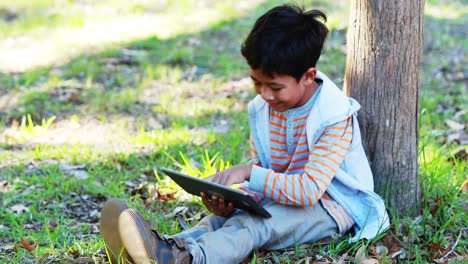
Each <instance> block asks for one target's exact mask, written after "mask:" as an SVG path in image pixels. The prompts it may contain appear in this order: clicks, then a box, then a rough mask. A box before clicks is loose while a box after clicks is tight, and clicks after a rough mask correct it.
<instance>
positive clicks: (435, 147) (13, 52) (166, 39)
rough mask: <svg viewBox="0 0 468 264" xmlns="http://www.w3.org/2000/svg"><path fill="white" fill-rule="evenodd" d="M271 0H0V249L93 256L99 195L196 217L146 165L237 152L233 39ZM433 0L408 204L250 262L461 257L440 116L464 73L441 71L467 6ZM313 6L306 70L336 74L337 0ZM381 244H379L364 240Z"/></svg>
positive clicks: (456, 188) (204, 168)
mask: <svg viewBox="0 0 468 264" xmlns="http://www.w3.org/2000/svg"><path fill="white" fill-rule="evenodd" d="M283 2H284V1H273V0H272V1H235V2H234V1H214V2H213V1H192V0H184V1H183V2H180V1H147V0H144V1H112V5H110V4H109V3H110V1H98V2H96V3H94V2H93V3H91V2H87V1H85V2H81V1H50V0H41V1H39V0H35V1H15V3H14V4H12V3H11V1H7V2H6V1H1V0H0V32H1V33H0V47H1V49H0V50H2V51H0V61H2V62H5V63H2V64H0V67H1V69H0V200H1V205H2V206H1V207H0V244H2V247H0V262H6V263H30V262H55V263H62V262H70V261H85V260H86V258H89V259H91V261H94V262H98V263H99V262H103V261H104V258H105V252H103V251H102V248H103V241H102V240H101V239H100V237H99V236H98V224H97V221H98V218H99V210H100V207H101V206H102V203H103V202H104V201H105V200H106V199H107V198H108V197H119V198H122V199H124V200H125V201H126V202H128V204H129V205H130V206H131V207H134V208H136V209H138V210H141V211H142V212H143V213H144V215H145V216H146V217H147V218H148V219H151V220H152V221H153V224H154V227H155V228H156V229H158V230H159V231H161V232H162V233H167V234H173V233H177V232H179V231H181V230H182V229H183V227H182V225H181V224H180V222H179V221H178V220H177V219H176V217H174V216H173V214H174V211H176V210H183V213H179V215H180V216H182V218H183V219H185V220H184V221H185V222H187V224H188V225H189V226H190V225H193V224H195V223H196V222H197V220H199V219H200V217H202V216H203V215H204V214H206V211H204V209H203V208H202V206H201V205H200V202H199V200H197V199H196V198H195V199H194V198H192V197H190V196H187V195H185V194H184V193H183V192H181V191H180V189H178V187H177V186H175V185H174V183H172V182H170V181H169V180H168V179H167V178H164V177H162V175H160V174H157V173H156V174H155V169H156V168H158V167H160V166H165V167H172V168H177V169H181V170H185V171H187V172H190V173H194V174H197V175H199V176H206V175H209V174H211V173H213V172H214V171H215V170H217V169H218V170H219V169H220V168H223V167H226V166H230V165H231V164H238V163H242V162H246V161H247V160H248V144H246V142H247V139H248V127H247V115H246V113H245V109H246V104H247V102H248V101H249V99H250V98H252V96H253V95H254V94H253V90H252V88H251V84H250V82H249V81H248V80H247V79H245V77H246V72H247V67H246V65H245V64H244V62H243V59H242V58H241V56H240V54H239V45H240V43H241V40H242V39H243V37H245V35H246V34H247V31H248V29H249V28H250V26H251V25H252V23H253V21H254V19H255V18H256V17H257V16H258V15H259V14H261V13H263V12H264V11H265V10H267V9H268V8H270V7H272V6H274V5H277V4H279V3H283ZM439 2H440V1H432V0H429V1H426V21H425V24H426V28H427V29H426V32H425V46H424V55H425V56H424V59H423V65H422V69H421V80H422V87H421V92H420V109H421V110H420V118H419V131H420V139H419V144H420V147H419V150H420V151H419V161H420V175H421V180H422V184H423V200H422V202H423V205H424V206H423V207H424V210H423V213H422V214H421V216H420V217H418V218H414V217H410V216H399V217H397V216H396V215H393V216H392V228H391V229H390V230H389V231H388V232H386V233H385V234H384V235H382V236H380V237H378V238H376V239H374V240H372V241H367V242H366V243H364V244H361V243H356V244H348V243H347V242H346V241H344V240H342V241H333V242H332V243H331V244H329V245H308V246H297V247H295V248H292V249H288V250H284V251H278V252H276V251H275V252H267V253H265V252H261V251H259V252H255V254H254V255H253V258H252V259H251V263H256V262H262V261H267V260H269V261H272V262H276V263H277V262H281V263H295V262H296V261H298V260H301V259H302V260H304V261H307V260H310V261H314V260H316V259H317V256H322V257H323V258H322V260H328V261H330V262H331V261H335V262H337V261H338V260H339V259H340V258H341V259H343V260H346V261H356V257H357V256H359V255H360V254H361V252H365V253H366V254H365V257H366V258H370V259H372V258H373V259H378V260H379V261H380V263H394V262H402V263H415V262H416V263H426V262H433V261H434V260H441V261H443V260H450V261H451V262H450V263H457V261H458V263H462V260H461V259H458V260H457V254H458V255H461V256H462V257H466V254H467V239H466V232H467V230H466V223H467V220H468V219H467V215H466V200H467V199H466V198H467V197H466V196H467V195H466V185H465V186H463V184H466V169H465V168H466V158H465V159H463V158H459V157H457V156H456V155H454V153H455V152H456V151H458V150H459V148H460V147H463V146H459V143H457V142H458V141H459V140H460V139H458V141H457V139H456V138H457V137H456V136H457V135H461V133H463V131H464V130H451V129H450V127H448V126H447V124H446V120H448V119H450V120H452V121H455V122H458V123H460V124H465V127H466V124H467V121H468V119H467V115H466V113H464V112H462V110H463V105H466V102H467V101H468V100H467V93H466V84H465V83H464V82H460V81H457V80H455V79H456V78H457V77H456V76H458V75H457V73H459V72H462V73H465V74H466V72H468V70H467V69H466V65H465V64H464V63H463V61H465V60H466V53H465V51H464V47H466V46H467V44H468V43H467V40H466V38H465V37H464V35H463V34H462V33H461V32H463V25H465V24H466V23H467V22H468V21H467V17H468V15H467V9H466V7H465V6H464V5H463V4H462V1H443V2H444V3H439ZM445 2H447V3H445ZM313 4H314V6H315V7H321V8H324V9H325V10H327V11H328V14H329V16H330V20H329V23H328V25H329V26H330V28H331V30H332V31H331V34H330V37H329V39H328V42H327V44H326V48H325V53H324V55H323V56H322V58H321V61H320V65H319V67H320V69H321V70H322V71H324V72H326V73H328V74H329V75H330V76H331V77H332V79H334V80H335V81H336V82H337V83H338V84H341V83H342V77H343V73H344V65H345V56H346V55H345V52H344V51H345V49H344V45H345V32H346V26H347V19H346V18H347V11H348V10H347V7H348V6H347V4H345V2H340V3H333V4H331V3H328V2H327V1H313ZM194 9H197V10H198V11H199V13H198V12H197V13H194V12H192V10H194ZM96 14H99V15H96ZM194 16H195V17H196V18H197V19H195V20H194V19H193V17H194ZM201 17H202V18H203V19H200V18H201ZM182 18H184V19H182ZM343 18H344V19H343ZM145 19H146V20H145ZM109 21H111V22H112V23H114V24H112V23H110V22H109ZM162 21H164V23H163V22H162ZM174 21H177V23H174ZM122 23H124V24H125V23H127V25H129V27H123V26H122ZM111 24H112V25H111ZM189 25H190V26H189ZM103 29H106V30H105V31H108V32H107V33H106V34H103V32H104V31H103ZM44 32H45V33H46V34H44ZM96 32H97V33H96ZM99 34H101V35H99ZM116 36H119V37H116ZM77 38H82V39H89V41H81V42H80V41H77ZM32 39H34V40H37V42H36V41H34V42H33V41H31V40H32ZM12 41H16V42H15V43H18V45H15V46H14V49H11V47H13V46H12V45H11V43H12ZM72 42H73V45H71V44H70V43H72ZM47 43H52V44H50V45H49V46H48V48H47V47H45V48H43V49H42V50H40V51H38V50H37V47H44V46H47V45H46V44H47ZM75 44H76V46H74V45H75ZM5 47H6V48H5ZM8 47H10V49H7V48H8ZM70 47H73V48H70ZM28 52H30V53H28ZM18 54H21V56H19V55H18ZM24 54H34V56H32V55H31V56H30V57H29V58H28V59H25V57H24V56H25V55H24ZM428 54H430V56H429V55H428ZM22 56H23V57H22ZM44 58H46V59H44ZM453 78H455V79H453ZM23 120H24V121H23ZM465 131H466V129H465ZM449 138H455V140H449ZM465 148H466V146H465ZM72 165H73V166H75V167H72ZM181 208H182V209H181ZM179 212H180V211H179ZM50 221H55V222H56V223H57V226H56V227H51V226H50V224H49V223H50ZM22 239H23V240H22ZM22 241H23V242H22ZM35 242H37V244H35V245H34V243H35ZM455 244H456V248H454V249H453V252H452V254H450V255H448V256H447V257H445V258H443V257H444V255H445V254H447V253H449V252H450V250H452V247H453V246H454V245H455ZM32 245H34V247H32ZM28 246H30V247H32V250H31V251H29V250H27V248H28ZM382 246H383V247H385V248H387V250H388V251H389V254H387V255H385V254H384V255H379V254H377V253H376V251H378V250H381V249H382ZM30 249H31V248H30ZM377 249H378V250H377ZM379 252H380V251H379ZM398 252H399V254H397V253H398ZM392 254H393V255H395V254H397V255H396V256H395V257H393V258H392ZM403 255H405V256H404V258H403Z"/></svg>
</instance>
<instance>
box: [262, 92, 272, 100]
mask: <svg viewBox="0 0 468 264" xmlns="http://www.w3.org/2000/svg"><path fill="white" fill-rule="evenodd" d="M261 95H262V98H263V100H265V101H272V100H273V99H274V97H273V93H272V92H271V91H269V89H262V94H261Z"/></svg>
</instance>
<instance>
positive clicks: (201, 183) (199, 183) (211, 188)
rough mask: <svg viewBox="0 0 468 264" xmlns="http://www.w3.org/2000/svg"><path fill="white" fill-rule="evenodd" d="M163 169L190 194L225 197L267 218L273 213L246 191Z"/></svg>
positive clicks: (236, 204) (162, 169)
mask: <svg viewBox="0 0 468 264" xmlns="http://www.w3.org/2000/svg"><path fill="white" fill-rule="evenodd" d="M161 171H162V172H163V173H164V174H166V175H167V176H169V177H170V178H171V179H172V180H174V181H175V182H176V183H177V184H178V185H179V186H180V187H182V188H183V189H184V190H185V191H187V192H188V193H190V194H193V195H196V196H200V193H201V192H203V193H206V194H207V195H215V196H218V197H219V198H223V199H224V201H226V202H231V203H232V204H233V205H234V207H235V208H238V209H242V210H245V211H248V212H250V213H253V214H256V215H260V216H263V217H266V218H270V217H271V214H270V213H269V212H268V211H267V210H265V208H263V207H262V206H261V205H260V204H259V203H258V202H257V201H256V200H255V199H253V198H252V197H251V196H250V195H249V194H248V193H246V192H244V191H241V190H239V189H235V188H231V187H228V186H225V185H222V184H218V183H214V182H210V181H207V180H204V179H200V178H196V177H192V176H189V175H185V174H183V173H180V172H177V171H174V170H171V169H168V168H161Z"/></svg>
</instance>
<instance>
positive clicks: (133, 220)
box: [119, 209, 157, 264]
mask: <svg viewBox="0 0 468 264" xmlns="http://www.w3.org/2000/svg"><path fill="white" fill-rule="evenodd" d="M148 230H150V229H149V228H148V227H147V224H146V221H145V219H144V218H143V216H142V215H141V214H140V213H139V212H137V211H135V210H133V209H127V210H125V211H123V212H122V213H121V214H120V217H119V233H120V239H121V240H122V243H123V245H124V246H125V249H126V250H127V252H128V254H129V255H130V256H131V257H132V259H133V261H134V263H135V264H155V263H156V264H157V261H156V257H155V256H153V255H152V254H151V247H150V243H151V242H150V241H151V239H152V236H151V235H152V234H148V233H147V231H148Z"/></svg>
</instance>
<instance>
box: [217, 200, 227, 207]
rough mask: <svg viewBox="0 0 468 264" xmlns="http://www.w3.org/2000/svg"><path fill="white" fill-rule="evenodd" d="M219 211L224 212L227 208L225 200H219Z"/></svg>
mask: <svg viewBox="0 0 468 264" xmlns="http://www.w3.org/2000/svg"><path fill="white" fill-rule="evenodd" d="M218 205H219V209H221V210H224V209H225V208H226V204H225V203H224V199H222V198H221V199H219V203H218Z"/></svg>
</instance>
